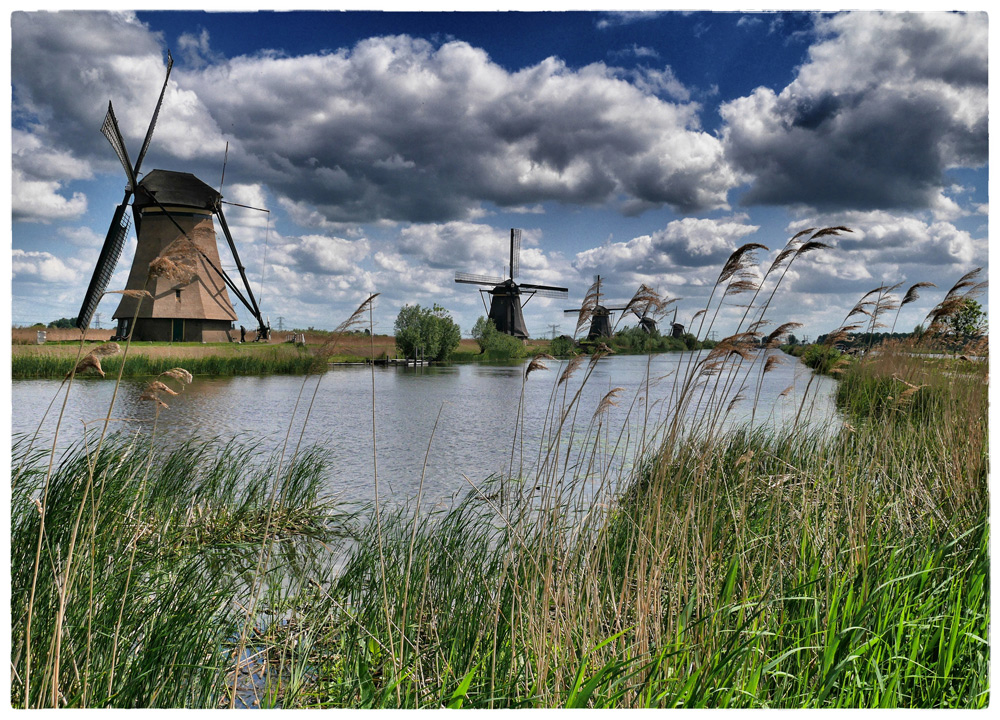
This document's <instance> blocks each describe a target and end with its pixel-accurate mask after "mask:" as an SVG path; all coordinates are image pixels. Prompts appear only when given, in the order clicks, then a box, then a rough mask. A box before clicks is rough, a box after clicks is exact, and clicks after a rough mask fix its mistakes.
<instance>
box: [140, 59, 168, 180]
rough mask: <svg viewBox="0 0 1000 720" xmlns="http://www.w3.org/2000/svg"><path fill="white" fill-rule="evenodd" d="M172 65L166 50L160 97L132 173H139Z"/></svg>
mask: <svg viewBox="0 0 1000 720" xmlns="http://www.w3.org/2000/svg"><path fill="white" fill-rule="evenodd" d="M173 66H174V58H173V56H171V54H170V51H169V50H167V76H166V77H165V78H164V79H163V89H161V90H160V99H159V100H157V101H156V109H155V110H154V111H153V118H152V119H151V120H150V121H149V128H147V130H146V139H145V140H143V141H142V149H141V150H140V151H139V157H138V158H136V161H135V170H134V171H133V173H132V174H133V175H136V176H137V175H138V174H139V166H140V165H142V159H143V158H144V157H146V150H148V149H149V141H150V140H152V139H153V128H154V127H156V118H157V117H159V115H160V106H161V105H163V96H164V95H165V94H166V92H167V81H168V80H170V69H171V68H172V67H173Z"/></svg>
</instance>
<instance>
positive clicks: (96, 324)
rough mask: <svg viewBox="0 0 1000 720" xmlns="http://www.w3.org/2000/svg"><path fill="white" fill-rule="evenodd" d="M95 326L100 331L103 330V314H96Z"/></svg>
mask: <svg viewBox="0 0 1000 720" xmlns="http://www.w3.org/2000/svg"><path fill="white" fill-rule="evenodd" d="M94 326H95V327H96V328H97V329H98V330H100V329H101V313H94Z"/></svg>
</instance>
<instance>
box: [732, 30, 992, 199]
mask: <svg viewBox="0 0 1000 720" xmlns="http://www.w3.org/2000/svg"><path fill="white" fill-rule="evenodd" d="M816 31H817V33H818V35H819V36H820V38H821V39H820V41H819V42H817V43H816V44H814V45H813V46H812V47H811V48H810V50H809V56H808V60H807V61H806V62H805V63H804V64H803V65H802V66H801V67H800V68H799V70H798V74H797V76H796V78H795V79H794V80H793V81H792V83H791V84H789V85H788V86H787V87H786V88H784V89H783V90H782V91H781V92H780V93H775V92H774V91H772V90H770V89H769V88H766V87H759V88H757V89H756V90H755V91H754V92H753V93H752V94H751V95H749V96H747V97H743V98H739V99H737V100H733V101H732V102H729V103H726V104H724V105H723V106H722V107H721V109H720V113H721V114H722V117H723V119H724V121H725V123H726V125H725V128H724V140H725V145H726V156H727V158H728V159H729V160H730V161H731V162H732V163H734V164H735V165H736V166H738V167H739V168H740V169H741V170H743V171H744V172H746V173H749V174H750V175H751V176H752V177H753V184H752V186H751V188H750V190H749V192H748V193H747V195H746V196H745V197H744V202H746V203H748V204H756V203H760V204H804V205H808V206H812V207H814V208H818V209H821V210H829V209H834V208H841V207H853V208H862V209H876V208H883V209H888V208H896V209H921V208H930V209H933V210H935V211H936V212H937V213H938V214H939V217H941V218H947V217H955V216H956V214H957V209H956V206H955V204H954V202H953V201H951V200H949V199H948V198H946V197H945V196H944V172H945V170H947V169H949V168H953V167H978V166H981V165H983V164H984V163H985V162H986V160H987V146H988V143H987V117H988V114H987V63H986V58H987V19H986V14H985V13H970V14H958V13H869V12H863V13H845V14H837V15H834V16H818V19H817V21H816Z"/></svg>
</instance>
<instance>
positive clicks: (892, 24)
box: [11, 12, 989, 337]
mask: <svg viewBox="0 0 1000 720" xmlns="http://www.w3.org/2000/svg"><path fill="white" fill-rule="evenodd" d="M11 32H12V36H11V43H12V54H11V84H12V88H13V101H12V106H11V118H12V153H11V158H12V175H11V177H12V192H11V200H12V218H13V224H12V267H11V273H12V302H11V315H12V320H13V321H14V323H15V324H20V323H29V322H36V321H42V322H46V321H49V320H52V319H55V318H59V317H69V316H74V315H75V314H76V313H77V311H78V309H79V305H80V302H81V300H82V297H83V293H84V291H85V289H86V286H87V283H88V281H89V279H90V274H91V272H92V269H93V265H94V263H95V261H96V258H97V254H98V252H99V250H100V245H101V242H102V240H103V237H104V234H105V231H106V229H107V226H108V222H109V220H110V217H111V213H112V211H113V209H114V206H115V205H116V204H117V203H118V202H120V200H121V194H122V188H123V187H124V182H125V180H124V175H123V173H122V170H121V166H120V165H119V164H118V161H117V159H116V157H115V155H114V152H113V151H112V150H111V148H110V146H109V145H108V143H107V141H106V140H105V139H104V137H103V136H102V135H101V133H100V126H101V122H102V120H103V117H104V113H105V110H106V107H107V103H108V101H109V100H111V101H113V103H114V106H115V110H116V114H117V116H118V119H119V122H120V124H121V126H122V131H123V133H124V134H125V138H126V143H127V145H128V147H129V149H130V152H131V153H132V155H133V157H134V155H135V154H136V153H137V151H138V148H139V146H140V145H141V142H142V137H143V135H144V133H145V130H146V126H147V124H148V122H149V116H150V114H151V112H152V109H153V107H154V105H155V102H156V97H157V95H158V93H159V91H160V87H161V84H162V81H163V74H164V72H165V62H166V53H167V50H168V49H169V50H170V51H171V53H172V54H173V57H174V59H175V65H174V70H173V73H172V75H171V79H170V86H169V88H168V91H167V94H166V97H165V100H164V105H163V109H162V111H161V115H160V120H159V123H158V125H157V128H156V132H155V134H154V137H153V140H152V144H151V146H150V150H149V154H148V155H147V157H146V160H145V162H144V164H143V169H144V171H147V172H148V171H149V170H152V169H154V168H163V169H169V170H182V171H187V172H193V173H195V174H196V175H198V176H199V177H201V178H202V179H203V180H205V181H206V182H207V183H209V184H210V185H214V186H216V187H217V186H218V185H219V182H220V180H221V176H222V165H223V158H224V157H225V154H226V144H227V143H228V144H229V150H228V162H227V165H226V171H225V185H224V188H223V193H224V196H225V198H226V199H227V200H230V201H233V202H238V203H242V204H245V205H251V206H254V207H260V208H267V209H268V210H269V211H270V212H269V213H266V214H265V213H262V212H255V211H250V210H239V209H238V208H232V209H227V212H226V214H227V219H228V220H229V223H230V225H231V227H232V229H233V234H234V237H235V239H236V242H237V245H238V247H239V248H240V253H241V256H242V259H243V261H244V263H245V264H246V266H247V270H248V274H249V276H250V279H251V282H252V285H253V289H254V292H255V293H258V292H259V294H260V295H261V307H262V310H263V312H264V313H265V314H266V315H267V316H268V317H269V318H270V320H271V324H272V326H274V327H277V325H278V322H279V320H278V319H279V318H281V319H282V320H281V322H282V323H283V324H284V326H285V327H297V328H305V327H309V326H313V327H317V328H333V327H335V326H336V325H337V324H339V323H340V322H341V321H342V320H344V319H345V318H346V317H347V316H349V315H350V313H351V312H352V311H353V309H354V308H355V307H357V305H358V304H359V303H360V302H361V301H362V300H363V299H364V298H365V297H367V294H368V293H370V292H378V293H381V295H380V297H379V299H378V302H377V306H376V314H375V323H376V331H377V332H391V331H392V323H393V320H394V319H395V317H396V314H397V313H398V311H399V308H400V307H401V306H402V305H403V304H405V303H414V302H416V303H420V304H421V305H431V304H434V303H437V304H440V305H442V306H444V307H445V308H446V309H448V310H449V311H450V312H451V313H452V315H453V316H454V317H455V319H456V320H457V321H458V322H459V324H460V325H461V327H462V330H463V332H464V333H465V334H468V332H469V331H470V330H471V327H472V325H473V323H474V322H475V321H476V318H477V317H478V316H479V315H482V314H484V308H483V305H482V302H481V300H480V296H479V293H478V292H476V290H475V288H474V287H472V286H468V285H456V284H455V283H454V274H455V272H456V271H463V272H477V273H488V274H498V275H499V274H503V272H504V267H503V266H504V263H505V261H506V245H507V242H508V237H509V229H510V228H511V227H519V228H522V230H523V241H522V255H521V275H520V279H522V280H523V281H525V282H535V283H543V284H556V285H565V286H567V287H569V289H570V297H569V299H568V300H567V301H557V300H548V299H542V298H534V299H533V300H532V301H531V302H530V303H529V304H528V305H527V307H526V308H525V319H526V322H527V325H528V329H529V332H530V333H531V334H532V335H536V336H541V335H548V334H549V333H550V326H551V325H552V324H558V325H559V326H560V328H559V332H561V333H567V332H571V331H572V329H573V325H574V323H573V321H572V319H570V318H569V316H567V315H564V313H563V310H564V309H565V308H567V307H575V306H578V305H579V302H580V299H581V298H582V297H583V295H584V293H585V292H586V290H587V287H588V286H589V285H590V283H591V282H592V280H593V276H594V275H595V274H600V275H601V276H602V278H604V281H603V283H602V284H603V288H604V289H605V290H606V292H607V293H608V298H607V299H608V301H609V303H614V304H619V303H624V302H625V301H627V300H628V298H629V297H630V296H631V295H632V293H634V292H635V290H636V289H637V288H638V287H639V284H640V283H646V284H648V285H650V286H652V287H654V288H656V289H658V290H659V291H660V292H661V293H662V294H664V295H666V296H668V297H671V298H681V300H679V301H678V303H677V307H678V313H679V319H680V320H681V321H687V319H689V318H690V317H691V316H692V315H694V313H695V312H697V311H698V310H700V309H701V308H703V307H704V305H705V302H706V300H707V298H708V295H709V292H710V290H711V286H712V284H713V283H714V281H715V279H716V277H717V276H718V273H719V270H720V269H721V265H722V263H723V262H724V260H725V258H726V257H727V256H728V254H729V253H731V252H732V251H733V250H734V249H735V248H736V247H738V246H739V245H742V244H743V243H746V242H757V243H761V244H763V245H765V246H767V247H768V248H769V250H768V251H761V252H760V253H759V258H758V259H759V263H760V267H761V269H762V270H763V269H766V268H767V266H768V265H769V264H770V261H771V260H772V259H773V258H774V256H775V255H776V254H777V252H778V251H779V250H780V249H781V248H782V247H783V246H784V244H785V241H786V240H787V239H788V238H789V237H790V236H791V235H793V234H794V233H796V232H798V231H799V230H801V229H803V228H806V227H814V226H815V227H822V226H827V225H845V226H848V227H851V228H852V229H853V230H854V232H853V233H852V234H850V235H845V236H843V237H841V238H839V239H838V240H837V242H836V243H835V247H832V248H830V249H829V250H824V251H820V252H816V253H813V254H811V255H809V256H804V257H803V258H802V259H801V261H799V262H797V264H796V265H795V266H794V267H793V269H792V270H791V271H790V272H789V273H788V275H787V276H786V277H785V279H784V281H783V284H782V287H781V288H779V291H778V293H777V295H776V298H775V301H774V303H773V305H772V311H771V313H770V314H771V319H772V321H773V322H774V323H775V324H779V323H784V322H789V321H794V322H799V323H802V328H801V329H800V330H799V332H798V334H799V335H800V336H801V335H805V336H808V337H815V336H816V335H818V334H821V333H824V332H828V331H830V330H832V329H834V328H836V327H837V326H838V325H839V324H840V322H841V321H842V319H843V317H844V315H845V314H846V313H847V312H848V310H849V309H850V308H851V306H853V304H854V303H855V301H856V300H857V299H858V298H860V296H862V295H863V294H864V293H865V292H867V291H868V290H870V289H872V288H875V287H878V286H879V285H880V284H882V283H888V284H893V283H896V282H901V283H903V288H902V291H905V288H906V287H907V286H909V285H911V284H913V283H916V282H920V281H930V282H934V283H936V284H937V286H938V287H937V289H930V290H925V291H924V292H923V294H922V298H921V301H920V302H917V303H913V304H912V305H908V306H906V308H904V312H903V313H902V314H901V316H900V319H899V327H901V328H907V329H908V328H912V327H913V325H915V324H917V323H918V322H920V321H921V320H922V318H923V317H924V315H926V313H927V312H928V311H929V310H930V309H931V307H932V306H933V304H934V303H935V302H937V300H938V299H940V296H942V295H943V294H944V292H946V291H947V289H948V288H949V287H950V286H951V284H953V283H954V281H955V280H957V279H958V278H959V277H960V276H962V275H963V274H964V273H966V272H967V271H969V270H971V269H972V268H974V267H979V266H981V267H984V268H986V267H987V261H988V251H987V245H988V170H989V167H988V154H989V153H988V107H987V91H988V85H987V54H988V52H987V47H988V41H987V18H986V15H985V13H971V14H950V13H948V14H946V13H911V14H897V13H888V14H879V13H867V12H862V13H829V14H822V15H820V14H816V13H765V14H753V13H738V12H700V13H677V12H663V13H638V14H636V13H629V14H625V13H603V12H568V13H567V12H537V13H531V12H501V13H492V12H476V13H463V12H446V13H439V12H419V13H391V12H390V13H378V12H283V13H274V12H253V13H223V12H214V13H204V12H142V13H137V14H136V13H115V14H108V13H82V12H61V13H37V12H17V13H14V15H13V16H12V24H11ZM133 248H134V238H132V239H131V240H130V243H129V245H128V246H127V247H126V250H125V253H124V256H123V258H122V261H121V262H120V263H119V266H118V270H117V273H116V275H115V277H114V278H113V280H112V283H111V286H110V288H111V289H115V288H118V287H124V283H125V278H126V277H127V274H128V269H129V266H130V264H131V259H132V253H133ZM223 257H224V262H225V264H227V265H228V267H229V268H230V269H231V268H232V267H233V263H232V262H231V261H229V260H227V259H226V254H225V253H223ZM734 299H735V300H737V301H738V300H739V298H734ZM115 306H116V301H115V300H113V299H108V300H106V301H104V302H103V303H102V305H101V307H100V308H99V312H101V314H102V325H103V326H105V327H107V326H108V325H109V324H110V320H111V315H112V313H113V312H114V309H115ZM237 310H238V312H239V313H240V317H241V320H242V321H243V322H244V323H245V324H247V325H248V326H249V325H250V323H249V315H248V313H246V312H245V311H244V310H243V308H241V307H238V308H237ZM742 313H743V308H740V307H737V306H735V305H734V306H732V307H730V308H729V309H726V310H724V311H723V313H722V316H721V317H722V321H721V323H720V325H719V328H718V330H719V332H720V333H725V332H726V331H728V330H729V329H731V327H732V326H733V325H734V324H735V321H736V319H737V318H738V317H739V316H740V315H742ZM633 320H634V319H633ZM623 322H624V323H628V322H629V319H625V320H624V321H623ZM633 324H634V323H633Z"/></svg>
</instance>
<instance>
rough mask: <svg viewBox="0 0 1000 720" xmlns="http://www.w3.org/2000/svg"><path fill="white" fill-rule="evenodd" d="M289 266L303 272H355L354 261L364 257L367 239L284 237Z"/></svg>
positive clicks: (310, 236) (328, 273) (284, 248)
mask: <svg viewBox="0 0 1000 720" xmlns="http://www.w3.org/2000/svg"><path fill="white" fill-rule="evenodd" d="M283 250H284V254H285V257H286V258H288V259H289V260H290V261H291V263H290V265H292V266H294V267H296V268H298V269H300V270H302V271H303V272H307V273H311V274H320V275H338V276H346V275H351V274H356V273H357V272H358V268H357V263H359V262H360V261H361V260H363V259H364V258H365V257H367V256H368V251H369V247H368V241H367V240H364V239H362V240H354V241H351V240H345V239H344V238H338V237H326V236H321V235H306V236H303V237H300V238H290V239H286V242H285V244H284V247H283Z"/></svg>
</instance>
